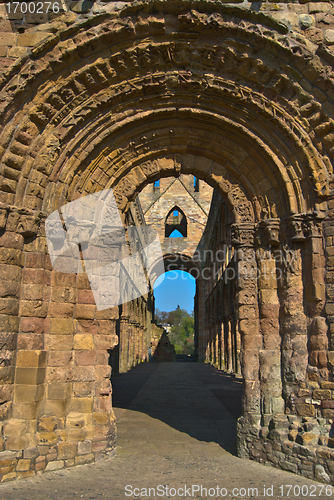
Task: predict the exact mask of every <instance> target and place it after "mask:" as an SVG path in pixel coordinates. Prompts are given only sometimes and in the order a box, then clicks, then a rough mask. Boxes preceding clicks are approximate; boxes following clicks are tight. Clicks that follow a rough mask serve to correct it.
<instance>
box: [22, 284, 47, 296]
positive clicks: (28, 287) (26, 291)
mask: <svg viewBox="0 0 334 500" xmlns="http://www.w3.org/2000/svg"><path fill="white" fill-rule="evenodd" d="M43 292H44V285H43V284H41V285H35V284H31V283H29V284H28V283H27V284H24V285H23V286H22V299H24V300H42V299H43Z"/></svg>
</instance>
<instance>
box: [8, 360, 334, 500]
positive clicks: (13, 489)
mask: <svg viewBox="0 0 334 500" xmlns="http://www.w3.org/2000/svg"><path fill="white" fill-rule="evenodd" d="M139 368H140V367H139ZM145 370H146V372H145V377H143V378H142V382H143V385H142V387H141V388H140V389H139V386H138V385H137V389H138V391H137V394H136V396H135V397H134V398H133V400H132V401H131V402H129V397H124V398H123V403H122V397H120V395H119V394H118V395H117V396H116V395H115V400H117V401H118V404H119V407H118V408H115V413H116V416H117V421H118V448H117V455H116V456H115V457H114V458H111V459H109V460H106V461H103V462H99V463H95V464H91V465H83V466H79V467H76V468H73V469H67V470H62V471H57V472H49V473H45V474H43V475H41V476H38V477H34V478H30V479H25V480H21V481H19V482H16V483H6V484H3V485H0V499H1V500H74V499H75V500H76V499H81V498H82V499H84V500H98V499H108V500H114V499H115V500H118V499H123V500H126V499H129V498H130V499H134V498H137V499H138V498H143V499H145V498H146V499H148V498H150V499H160V498H161V499H167V498H168V499H176V500H181V499H184V498H187V499H188V500H191V499H192V498H194V499H195V498H196V499H203V500H204V499H212V498H213V499H222V498H225V499H229V500H237V499H238V500H239V499H251V498H261V499H271V498H273V499H275V500H277V499H282V500H283V499H288V498H289V499H296V498H304V499H305V498H306V499H311V498H318V499H322V500H324V499H328V498H333V494H331V495H326V490H325V488H326V486H324V485H318V484H317V483H315V482H313V481H310V480H308V479H305V478H303V477H300V476H297V475H294V474H290V473H288V472H284V471H281V470H277V469H274V468H272V467H271V466H264V465H261V464H258V463H255V462H251V461H248V460H242V459H239V458H237V457H236V456H234V455H233V454H232V453H230V452H229V451H227V450H228V449H229V448H230V449H231V450H232V451H233V449H232V448H233V446H234V445H235V439H236V436H235V426H236V418H235V417H234V416H233V415H232V413H230V412H229V411H227V409H226V407H225V405H223V404H222V401H223V400H222V398H221V396H219V399H217V398H215V402H214V405H213V407H212V408H210V406H208V404H209V403H211V401H213V399H212V393H211V391H210V388H209V387H208V386H206V384H205V380H208V379H210V378H212V377H213V376H214V372H213V371H212V368H211V367H208V366H205V365H197V364H191V363H173V364H172V363H170V364H169V363H162V364H159V365H158V366H153V367H152V369H151V368H150V367H149V368H147V367H146V368H145ZM149 370H151V372H149ZM139 371H140V370H138V371H137V372H136V370H133V371H132V374H131V375H130V376H133V377H136V373H139ZM125 375H128V374H125ZM218 375H219V373H218ZM130 376H129V375H128V379H129V378H130ZM140 376H141V375H139V376H138V377H137V378H140ZM128 379H127V380H128ZM119 381H121V377H120V378H119ZM219 381H220V383H222V384H223V383H224V377H221V376H219ZM225 381H226V385H227V386H228V385H229V384H230V383H231V381H229V378H228V376H226V377H225ZM232 382H233V381H232ZM127 384H128V382H127ZM125 385H126V384H125ZM114 386H115V388H114V390H115V391H121V390H122V384H121V383H115V384H114ZM157 386H159V387H160V388H161V392H160V393H159V391H157V390H155V389H156V387H157ZM125 392H126V391H125ZM226 392H228V391H226ZM199 393H200V394H201V396H200V398H199V399H198V394H199ZM190 395H191V397H190ZM192 397H193V398H197V405H196V407H195V406H194V407H193V408H192V410H191V411H190V410H189V407H188V406H187V405H188V403H189V398H190V399H191V398H192ZM160 398H161V399H162V398H164V399H165V400H167V402H168V404H169V406H168V407H167V408H161V407H160V405H159V401H160ZM175 402H178V406H181V413H180V415H179V416H178V417H177V418H176V417H175V410H174V407H175ZM231 404H232V403H231ZM233 405H234V407H233V412H234V413H235V412H237V408H236V405H235V403H233ZM233 405H232V406H233ZM122 406H125V408H122ZM183 406H184V408H183ZM183 411H184V413H182V412H183ZM153 412H154V416H152V415H151V413H153ZM222 415H223V418H222ZM157 417H159V418H157ZM208 423H209V425H208ZM215 424H216V425H215ZM212 425H213V427H211V426H212ZM285 485H292V490H291V491H290V495H289V496H288V495H287V493H288V486H285ZM271 486H272V487H273V489H272V490H271V489H269V491H268V488H271ZM282 486H283V493H284V495H281V494H280V493H281V490H280V489H279V488H280V487H282ZM158 487H159V489H158ZM166 487H168V488H169V489H168V490H166ZM192 487H194V488H195V490H194V491H192ZM201 487H202V491H201ZM217 487H218V495H217ZM302 487H303V488H304V489H303V492H304V495H302V494H300V495H299V494H298V492H299V491H300V490H301V488H302ZM126 488H127V489H126ZM135 488H139V490H135ZM148 488H151V491H149V490H148ZM173 488H175V491H174V490H173ZM197 488H198V490H197ZM205 488H206V490H205ZM210 488H211V489H210ZM224 488H226V490H225V489H224ZM294 488H295V490H294ZM321 488H323V492H322V493H321ZM145 489H146V490H145ZM178 489H179V494H177V490H178ZM153 490H155V493H156V494H155V495H153V493H154V491H153ZM331 491H334V488H332V490H331ZM125 493H127V495H126V494H125ZM130 493H139V495H137V496H134V495H130ZM145 493H146V494H147V495H146V496H145V495H144V494H145ZM149 493H150V495H149ZM158 493H159V495H158ZM162 493H164V494H163V495H162ZM185 493H186V495H184V494H185ZM188 493H189V495H188ZM212 493H214V495H212ZM256 493H257V494H256ZM271 493H273V494H272V495H271ZM294 493H296V494H294ZM305 493H306V495H305ZM312 493H315V494H314V495H313V494H312ZM319 493H320V494H319ZM327 493H330V492H329V490H327Z"/></svg>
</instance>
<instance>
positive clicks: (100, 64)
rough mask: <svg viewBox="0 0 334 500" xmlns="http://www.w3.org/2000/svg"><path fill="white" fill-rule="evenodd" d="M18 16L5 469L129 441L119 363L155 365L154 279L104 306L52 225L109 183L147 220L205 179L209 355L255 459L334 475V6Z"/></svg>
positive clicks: (127, 219) (4, 273) (4, 213)
mask: <svg viewBox="0 0 334 500" xmlns="http://www.w3.org/2000/svg"><path fill="white" fill-rule="evenodd" d="M0 15H1V18H2V19H1V24H0V64H1V69H2V74H1V76H0V85H1V89H0V96H1V99H0V113H1V118H0V131H1V135H0V158H1V167H0V168H1V177H0V226H1V235H0V246H1V248H0V276H1V286H0V291H1V294H0V295H1V298H0V331H1V333H0V343H1V361H0V380H1V387H0V419H1V424H0V475H1V478H2V480H3V481H7V480H11V479H15V478H21V477H28V476H32V475H35V474H36V473H40V472H41V471H44V470H56V469H61V468H64V467H71V466H73V465H77V464H83V463H90V462H93V461H95V460H99V459H101V458H103V457H105V456H110V455H111V454H113V453H114V450H115V445H116V423H115V417H114V414H113V411H112V405H111V384H110V370H111V368H110V364H109V357H112V356H113V355H115V356H114V358H115V359H116V358H117V359H118V362H119V366H120V369H121V370H123V371H125V370H127V369H128V368H130V367H131V366H134V365H135V364H137V363H139V362H142V361H145V359H147V346H148V345H149V342H150V339H151V334H152V331H151V330H152V322H151V320H152V315H153V309H154V307H153V299H152V291H149V292H148V293H147V294H146V295H143V296H142V297H139V298H137V299H135V300H133V301H131V302H128V303H126V304H123V305H122V307H113V308H109V309H106V310H102V311H98V310H97V308H96V305H95V302H94V297H93V293H92V290H91V289H90V284H89V281H88V278H87V275H85V273H81V274H78V273H62V272H59V271H55V270H54V269H53V267H52V265H51V261H50V256H49V254H48V250H47V241H46V235H45V221H46V219H47V217H48V216H49V215H50V214H51V213H53V212H54V211H55V210H58V209H59V208H60V207H62V206H63V205H65V204H66V203H70V202H72V201H74V200H76V199H79V198H81V197H83V196H85V195H90V194H93V193H96V192H98V191H100V190H103V189H112V190H113V192H114V195H115V197H116V200H117V204H118V208H119V210H120V212H121V213H122V217H123V222H124V224H125V225H129V226H130V225H132V224H133V223H134V222H135V221H136V220H140V217H141V215H140V209H139V208H138V204H137V205H136V197H137V195H138V194H139V193H140V192H141V191H142V190H143V188H145V186H147V185H149V184H152V183H154V182H156V181H157V180H159V179H160V178H165V177H179V176H180V175H182V174H187V175H193V176H196V178H198V179H199V180H200V181H205V182H206V183H207V184H209V185H210V186H211V187H212V188H214V190H215V192H214V196H213V201H212V205H211V210H210V214H209V216H208V223H207V227H206V230H205V232H204V233H203V236H202V239H201V242H200V246H199V249H200V251H201V252H202V254H201V255H204V260H201V261H200V262H199V263H198V262H197V264H196V266H197V270H198V276H197V294H196V299H195V304H196V315H197V317H196V324H197V327H196V328H197V341H196V342H197V354H198V359H199V360H200V361H207V362H210V363H213V364H214V365H215V366H218V367H219V368H221V369H225V370H227V371H229V372H232V373H237V374H241V375H242V377H243V381H244V398H243V416H242V417H241V418H240V420H239V424H238V437H239V455H240V456H242V457H249V458H251V459H253V460H258V461H261V462H264V461H266V462H270V463H271V464H272V465H274V466H275V467H280V468H283V469H285V470H289V471H293V472H296V473H298V474H301V475H304V476H306V477H310V478H316V479H317V480H321V481H324V482H330V481H333V479H334V433H333V429H332V426H333V420H334V382H333V366H334V354H332V353H334V338H333V337H332V334H333V332H334V326H333V325H334V287H333V283H334V257H333V255H334V250H333V249H334V227H333V216H334V195H333V161H334V103H333V101H334V72H333V62H334V51H333V44H334V10H333V4H332V2H330V1H327V2H324V1H323V2H308V1H307V0H300V2H299V1H294V2H278V3H273V2H270V1H264V2H252V3H251V2H247V1H243V0H239V1H236V2H225V1H224V0H223V1H208V0H195V1H191V2H190V1H187V0H184V1H182V0H173V1H171V0H149V1H134V2H128V3H125V2H107V1H105V2H99V3H97V2H93V1H92V2H67V3H66V2H62V3H61V6H60V9H59V12H55V11H53V12H49V13H46V12H45V13H42V14H41V15H39V16H36V15H35V14H32V13H30V14H26V15H25V14H23V13H22V12H21V11H20V12H18V13H15V14H13V13H8V12H7V11H6V6H5V4H1V5H0ZM210 251H211V252H210ZM218 251H220V253H219V254H218V253H217V252H218ZM218 255H219V258H218V257H217V256H218ZM221 255H223V256H224V258H223V259H222V258H220V257H221ZM189 265H190V266H192V268H193V263H191V262H190V264H189ZM196 266H195V267H196ZM116 350H118V351H117V353H116Z"/></svg>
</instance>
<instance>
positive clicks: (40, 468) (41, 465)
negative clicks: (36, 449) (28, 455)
mask: <svg viewBox="0 0 334 500" xmlns="http://www.w3.org/2000/svg"><path fill="white" fill-rule="evenodd" d="M45 467H46V461H45V460H43V461H41V462H38V463H36V465H35V470H36V472H39V471H43V470H44V469H45Z"/></svg>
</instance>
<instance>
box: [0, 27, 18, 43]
mask: <svg viewBox="0 0 334 500" xmlns="http://www.w3.org/2000/svg"><path fill="white" fill-rule="evenodd" d="M15 43H16V34H15V33H8V32H6V31H0V45H2V46H6V47H12V46H13V45H15Z"/></svg>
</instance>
